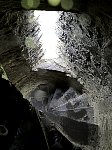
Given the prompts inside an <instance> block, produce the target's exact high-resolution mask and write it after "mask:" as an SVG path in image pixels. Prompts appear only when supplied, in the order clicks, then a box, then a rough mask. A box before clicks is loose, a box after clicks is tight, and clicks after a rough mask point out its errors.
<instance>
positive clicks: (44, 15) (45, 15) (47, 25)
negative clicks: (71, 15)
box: [34, 10, 59, 59]
mask: <svg viewBox="0 0 112 150" xmlns="http://www.w3.org/2000/svg"><path fill="white" fill-rule="evenodd" d="M38 16H39V20H38V21H39V24H40V29H41V33H42V38H41V40H42V47H43V49H44V50H45V55H44V56H43V59H55V58H57V57H58V54H57V44H58V37H57V36H56V33H55V27H56V21H57V20H58V17H59V14H58V12H55V11H37V10H35V11H34V17H36V18H37V17H38Z"/></svg>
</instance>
